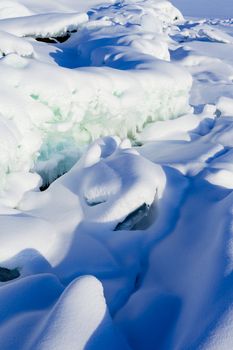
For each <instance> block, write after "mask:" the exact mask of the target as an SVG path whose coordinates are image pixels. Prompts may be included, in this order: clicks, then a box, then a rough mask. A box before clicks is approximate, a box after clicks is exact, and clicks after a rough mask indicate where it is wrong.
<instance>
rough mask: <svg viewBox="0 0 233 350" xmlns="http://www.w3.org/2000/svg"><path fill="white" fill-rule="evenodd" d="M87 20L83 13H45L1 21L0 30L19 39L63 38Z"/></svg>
mask: <svg viewBox="0 0 233 350" xmlns="http://www.w3.org/2000/svg"><path fill="white" fill-rule="evenodd" d="M87 20H88V16H87V14H85V13H71V14H66V13H65V14H61V13H45V14H39V15H33V16H27V17H17V18H9V19H2V20H1V21H0V30H3V31H5V32H8V33H10V34H14V35H16V36H19V37H24V36H31V37H41V38H50V37H53V36H55V37H56V36H63V35H65V34H66V33H67V32H68V31H72V30H77V29H78V28H79V26H80V25H81V24H83V23H85V22H87Z"/></svg>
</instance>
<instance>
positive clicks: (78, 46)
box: [0, 0, 191, 201]
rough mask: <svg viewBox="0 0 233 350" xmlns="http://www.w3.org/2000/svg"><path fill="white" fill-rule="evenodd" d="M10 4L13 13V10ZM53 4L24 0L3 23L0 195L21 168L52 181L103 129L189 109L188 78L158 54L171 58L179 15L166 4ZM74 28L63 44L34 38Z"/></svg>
mask: <svg viewBox="0 0 233 350" xmlns="http://www.w3.org/2000/svg"><path fill="white" fill-rule="evenodd" d="M20 4H21V3H20ZM25 4H26V5H25ZM25 4H24V2H22V4H21V5H22V6H27V3H26V2H25ZM90 4H92V3H90ZM10 5H11V6H10ZM10 5H9V7H8V9H9V11H10V9H11V8H13V10H12V11H16V10H17V6H16V7H15V8H14V7H13V5H12V2H10ZM51 6H52V7H51V9H50V12H49V13H47V14H44V13H41V10H40V9H39V10H38V11H37V12H36V11H35V7H34V6H32V9H31V8H30V7H29V9H28V12H29V13H28V15H27V16H25V15H24V16H23V17H18V16H17V17H12V16H11V14H10V12H9V11H8V16H7V18H6V19H5V18H2V19H1V21H0V30H1V32H0V35H1V37H0V38H1V42H0V51H1V52H2V55H3V56H4V57H3V58H2V59H1V62H0V74H1V79H2V82H3V84H2V88H1V124H3V125H4V129H5V132H4V134H5V136H4V135H2V143H1V148H2V149H1V151H0V154H1V156H2V157H3V159H1V184H0V186H1V193H2V197H4V198H5V197H7V194H6V195H5V192H4V191H8V190H7V189H8V188H9V186H10V185H9V176H8V174H11V173H17V176H18V179H19V181H21V180H20V178H21V174H22V176H24V177H26V176H29V175H26V174H28V173H29V172H31V171H34V172H37V173H39V174H40V175H42V177H43V179H44V183H45V184H47V183H50V182H51V181H52V180H53V179H54V178H56V177H57V176H59V175H61V174H63V173H64V172H65V171H67V170H68V169H69V168H71V166H72V165H73V164H74V163H75V161H76V160H77V159H78V158H79V157H80V155H81V153H82V152H83V150H84V148H85V147H86V145H87V144H89V143H90V142H91V141H93V140H94V139H96V138H98V137H99V136H104V135H115V134H117V135H118V136H120V137H122V138H124V137H126V136H129V137H131V139H134V138H135V137H136V135H137V134H138V132H139V131H140V130H142V128H143V126H144V125H145V123H147V122H148V121H153V120H157V119H168V118H175V117H178V116H180V115H181V114H182V113H184V112H186V111H187V109H188V96H189V90H190V86H191V78H190V76H189V75H188V73H187V72H185V70H183V69H182V68H180V67H178V66H176V65H175V64H173V63H171V62H165V61H164V59H165V60H166V61H169V52H168V44H169V40H171V39H169V28H170V26H171V25H172V24H173V23H174V22H177V21H178V20H181V19H182V16H181V14H180V13H179V11H178V10H176V9H175V8H174V7H173V6H172V5H171V4H170V3H169V2H166V1H165V2H164V1H162V2H161V1H155V2H154V1H150V0H148V1H146V2H141V3H140V2H136V3H134V2H122V3H121V4H120V5H119V4H113V5H110V6H106V7H105V6H103V7H101V8H100V9H99V10H98V11H97V10H90V11H89V12H88V15H87V14H85V13H83V14H80V13H75V12H74V13H71V12H69V13H67V12H65V13H64V12H63V13H61V12H60V11H61V9H60V8H59V6H58V11H59V12H56V11H57V10H56V9H57V7H56V4H53V5H52V3H51ZM53 6H54V7H53ZM6 7H7V5H6ZM20 8H21V7H20ZM77 8H79V7H78V6H77ZM71 9H72V11H74V10H75V8H74V7H71ZM71 9H70V10H69V11H71ZM3 10H4V7H3V6H2V10H1V11H2V16H3V13H4V11H3ZM67 11H68V9H67ZM14 13H15V12H14ZM30 13H32V14H30ZM19 14H21V12H20V10H19ZM9 17H10V18H9ZM88 18H89V19H88ZM87 19H88V21H87ZM73 30H77V31H78V32H77V33H73V34H72V36H71V38H70V39H69V40H68V41H66V42H65V43H63V44H59V43H58V44H48V43H44V42H37V41H35V40H34V39H33V38H36V37H40V38H42V37H47V38H50V37H56V36H62V35H65V34H66V33H67V32H72V31H73ZM87 66H88V68H87ZM70 68H72V69H70ZM2 90H4V91H2ZM12 99H14V104H12V103H10V101H12ZM145 101H146V103H145ZM6 148H7V149H8V150H10V151H9V152H7V153H6V152H4V149H6ZM11 183H12V181H11ZM16 185H17V184H16ZM3 201H4V200H3Z"/></svg>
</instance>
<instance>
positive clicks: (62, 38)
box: [35, 30, 77, 44]
mask: <svg viewBox="0 0 233 350" xmlns="http://www.w3.org/2000/svg"><path fill="white" fill-rule="evenodd" d="M76 32H77V30H72V31H69V32H67V33H66V34H65V35H62V36H56V37H50V38H41V37H37V38H35V39H36V40H37V41H40V42H43V43H47V44H57V43H64V42H65V41H67V40H68V39H69V38H70V37H71V34H72V33H76Z"/></svg>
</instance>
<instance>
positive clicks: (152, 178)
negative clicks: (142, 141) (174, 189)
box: [20, 137, 166, 229]
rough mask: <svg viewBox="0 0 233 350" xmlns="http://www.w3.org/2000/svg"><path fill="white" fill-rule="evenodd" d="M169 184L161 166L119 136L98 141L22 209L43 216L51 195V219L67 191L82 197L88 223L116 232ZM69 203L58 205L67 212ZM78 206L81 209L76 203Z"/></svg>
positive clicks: (30, 196) (27, 198) (28, 197)
mask: <svg viewBox="0 0 233 350" xmlns="http://www.w3.org/2000/svg"><path fill="white" fill-rule="evenodd" d="M142 168H143V169H144V170H145V171H144V173H142V172H141V169H142ZM165 183H166V178H165V174H164V172H163V170H162V169H161V167H160V166H157V165H155V164H152V163H151V162H150V161H148V160H146V159H144V158H143V157H141V156H140V155H139V153H138V152H137V151H136V150H134V149H132V148H131V146H130V144H129V143H128V142H126V141H123V142H120V139H119V138H117V137H105V138H103V139H99V140H97V141H96V142H94V143H93V144H92V145H91V146H90V147H89V149H88V150H87V152H85V153H84V155H83V156H82V158H81V159H80V161H79V162H78V163H77V164H76V165H75V166H74V167H73V168H72V169H71V170H70V171H69V172H68V173H67V174H65V175H64V176H62V177H61V178H59V179H58V180H56V181H55V182H54V183H53V184H52V185H51V186H50V187H49V189H48V190H47V191H45V192H44V193H41V194H38V193H36V192H34V193H33V192H29V193H28V195H27V194H26V195H25V197H24V198H23V200H22V201H21V203H20V208H21V210H24V211H27V212H28V213H33V215H38V216H39V217H41V215H42V213H41V212H40V209H39V208H40V206H41V205H40V202H41V203H43V206H45V202H44V201H43V198H46V196H47V194H46V192H47V193H50V197H49V200H46V202H47V204H46V207H47V209H46V210H45V212H46V211H47V214H46V218H48V213H49V211H50V210H49V207H50V206H51V203H53V202H54V196H56V194H57V191H60V192H61V191H62V192H63V190H62V188H65V189H66V190H68V191H69V192H71V193H73V194H75V195H76V196H77V197H78V199H79V202H80V205H81V208H82V212H83V216H84V217H83V220H84V221H85V222H86V223H89V224H90V223H92V224H93V223H94V224H97V223H99V224H104V225H105V226H106V227H109V228H110V229H114V228H115V227H116V225H117V224H118V223H120V222H123V221H124V219H125V218H126V217H127V216H128V215H129V214H130V213H132V212H134V211H135V210H136V209H138V208H140V207H141V206H142V205H143V204H147V205H149V206H150V205H151V204H152V203H153V202H154V201H157V200H159V199H160V198H161V196H162V193H163V191H164V187H165ZM77 184H78V185H77ZM69 202H70V198H69V197H67V200H66V199H65V198H64V199H63V204H61V203H59V204H58V205H59V207H60V208H61V205H62V207H63V208H64V210H65V208H66V206H69ZM74 205H75V206H77V204H76V203H75V202H74ZM56 210H57V212H58V209H56V206H55V207H54V209H53V211H55V212H56ZM60 210H61V209H59V211H60Z"/></svg>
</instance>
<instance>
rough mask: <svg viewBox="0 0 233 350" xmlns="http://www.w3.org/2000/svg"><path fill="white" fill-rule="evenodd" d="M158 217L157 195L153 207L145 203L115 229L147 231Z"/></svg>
mask: <svg viewBox="0 0 233 350" xmlns="http://www.w3.org/2000/svg"><path fill="white" fill-rule="evenodd" d="M157 215H158V197H157V193H156V194H155V197H154V201H153V203H152V204H151V205H149V204H147V203H144V204H142V205H141V206H140V207H139V208H138V209H136V210H134V211H133V212H132V213H130V214H129V215H128V216H127V217H126V218H125V220H124V221H123V222H120V223H119V224H118V225H117V226H116V227H115V229H114V231H119V230H131V231H136V230H147V229H148V228H149V227H150V226H151V225H153V223H154V222H155V220H156V218H157Z"/></svg>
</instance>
